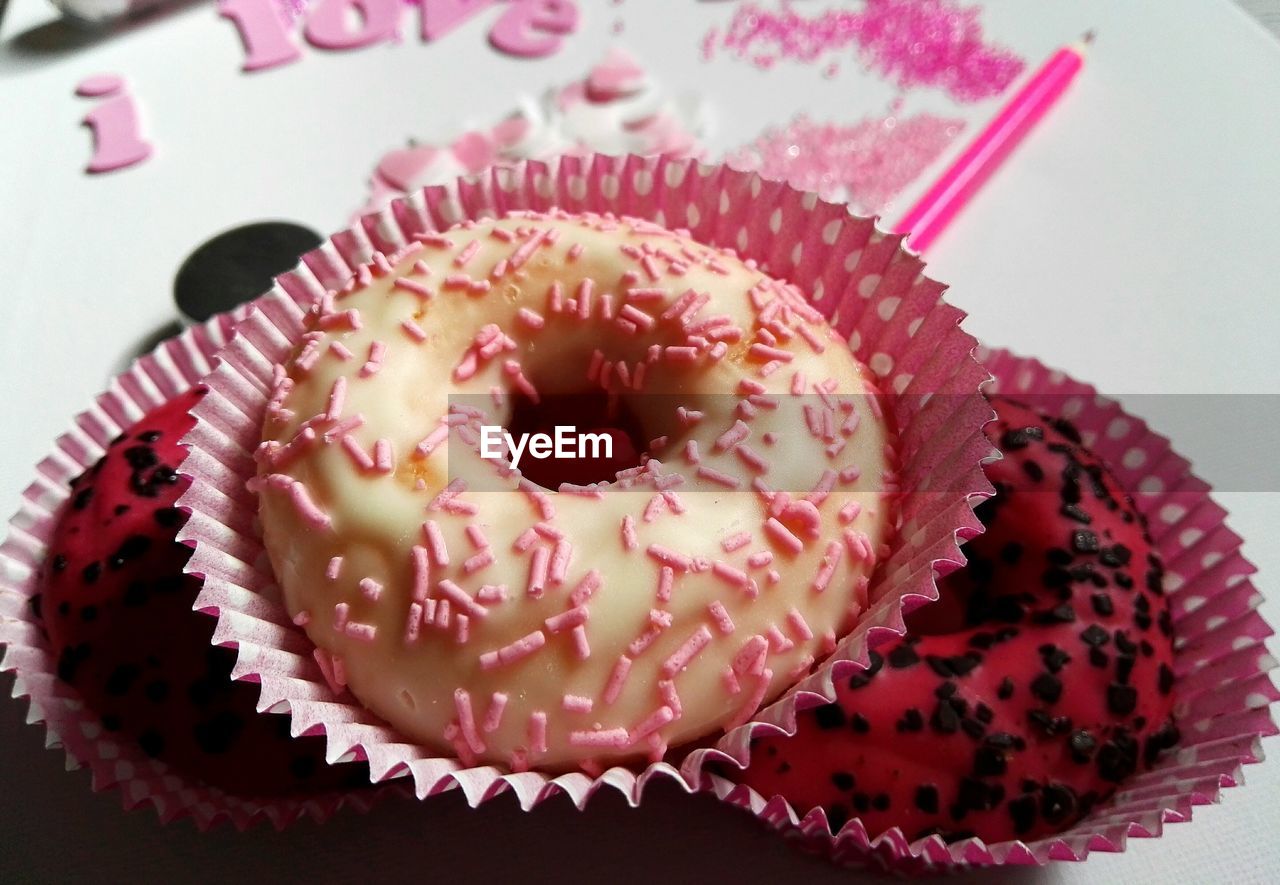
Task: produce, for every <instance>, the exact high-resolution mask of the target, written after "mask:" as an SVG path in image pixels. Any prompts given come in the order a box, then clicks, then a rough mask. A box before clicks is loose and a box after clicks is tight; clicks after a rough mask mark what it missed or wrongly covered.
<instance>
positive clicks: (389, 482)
mask: <svg viewBox="0 0 1280 885" xmlns="http://www.w3.org/2000/svg"><path fill="white" fill-rule="evenodd" d="M307 323H308V332H307V334H306V335H305V336H304V338H303V341H302V343H301V345H300V346H299V347H298V348H297V349H296V350H295V352H294V355H293V357H292V359H291V360H290V361H289V362H288V363H287V365H285V366H282V367H279V369H278V370H277V379H278V384H277V386H276V389H275V390H274V393H273V396H272V399H271V402H270V404H269V406H268V417H267V420H266V422H265V427H264V431H263V443H262V445H261V446H260V448H259V450H258V455H257V457H258V461H259V465H260V470H259V476H258V478H257V479H256V481H255V484H256V487H257V488H258V489H259V491H260V499H261V518H262V526H263V533H264V536H265V543H266V547H267V551H268V553H269V554H270V557H271V562H272V565H273V566H274V568H275V574H276V576H277V578H278V580H279V582H280V585H281V587H282V589H283V593H284V598H285V601H286V604H287V606H288V609H289V612H290V614H291V615H293V616H294V617H295V620H296V622H297V623H300V624H303V625H305V627H306V630H307V633H308V635H309V636H310V638H311V639H312V640H313V641H314V643H315V644H316V646H317V647H318V649H319V651H318V653H317V658H318V660H320V661H321V662H322V666H323V667H324V668H325V669H326V672H327V673H328V675H329V676H330V677H331V679H332V680H333V681H334V682H335V683H338V684H341V685H346V686H347V687H349V688H350V690H351V691H352V692H353V693H354V694H355V696H356V697H357V698H359V699H360V701H361V702H362V703H363V704H364V705H365V706H367V707H368V708H369V709H371V710H373V711H374V712H376V713H377V714H378V715H380V716H381V717H383V718H384V719H385V720H386V721H387V722H389V723H390V724H392V725H393V726H394V727H395V728H397V729H398V730H399V731H401V732H402V733H403V734H405V735H406V736H407V737H409V738H410V739H412V740H415V741H418V742H421V743H423V744H426V745H428V746H430V747H432V748H434V749H436V750H439V751H442V752H446V753H456V754H457V756H458V757H459V758H460V759H462V760H463V761H464V762H466V763H475V762H492V763H499V764H504V765H509V766H511V767H512V768H514V769H517V770H519V769H522V768H525V767H528V766H537V767H540V768H546V769H552V770H554V769H564V768H571V767H578V766H580V767H584V768H586V769H587V770H596V769H598V768H599V766H600V765H601V763H606V762H613V761H617V760H620V759H626V758H628V757H640V756H649V757H650V758H657V757H659V756H661V755H662V754H663V753H664V752H665V751H666V748H667V747H668V746H669V745H670V746H675V745H678V744H681V743H685V742H688V741H690V740H693V739H697V738H700V737H704V736H706V735H709V734H712V733H714V732H717V731H718V730H721V729H724V728H727V727H730V726H732V725H735V724H738V723H741V722H743V721H745V720H746V719H747V718H748V717H749V716H750V715H751V714H752V713H754V712H755V710H756V709H757V708H758V707H759V706H760V705H761V704H762V703H764V702H767V701H769V700H771V699H772V698H773V697H775V696H776V695H777V694H778V693H780V692H781V691H782V690H783V689H784V688H786V687H787V686H788V685H790V684H791V683H793V682H794V681H795V680H796V679H798V678H799V677H800V676H802V675H804V674H805V673H806V672H807V671H808V669H809V668H810V667H811V666H812V664H813V663H814V661H815V659H817V658H820V657H821V656H823V655H824V654H825V653H827V652H829V651H830V650H831V649H832V648H833V647H834V644H835V638H836V636H837V635H838V634H840V633H841V631H842V630H844V629H846V628H847V627H848V626H849V625H850V623H851V621H852V618H853V617H855V616H856V615H857V613H858V612H859V611H861V610H862V609H863V608H864V607H865V606H866V604H867V599H866V588H867V584H868V580H867V579H868V576H869V575H870V573H871V571H872V568H873V567H874V564H875V562H876V560H877V557H879V556H883V554H884V549H885V545H886V543H887V539H888V534H889V531H890V523H891V521H892V519H893V516H894V514H893V513H892V510H893V507H892V503H893V499H894V496H895V486H894V477H893V472H892V471H893V467H894V457H893V445H892V435H891V432H890V430H889V429H888V428H887V426H886V423H885V421H884V419H883V418H882V417H881V415H882V412H881V409H880V405H879V403H878V402H877V401H876V394H875V388H874V386H873V384H872V382H871V380H870V373H869V372H868V371H867V370H866V369H865V368H864V367H863V366H861V365H860V364H859V363H858V362H857V361H856V360H855V359H854V358H853V356H852V354H851V353H850V351H849V348H848V347H847V346H846V345H845V344H844V343H843V342H841V341H840V340H838V339H837V338H836V337H834V336H833V333H832V332H831V330H830V328H829V327H828V326H827V325H826V323H825V322H824V321H823V319H822V317H821V315H820V314H818V313H817V312H816V311H815V310H813V309H812V308H811V307H810V306H809V305H808V304H807V303H806V301H805V299H804V296H803V295H802V294H801V293H800V292H799V291H798V290H797V289H795V288H794V287H792V286H790V285H789V284H785V283H782V282H778V281H775V280H773V279H771V278H769V277H767V276H765V275H764V274H763V273H761V272H760V271H759V270H757V269H755V268H754V267H753V266H751V265H750V264H744V263H743V262H742V261H740V260H738V259H737V258H736V257H735V256H733V255H731V254H727V253H725V252H721V251H717V250H714V249H711V248H708V247H706V246H703V245H701V244H698V243H696V242H694V241H693V240H691V239H689V238H688V237H687V236H685V235H682V234H680V233H673V232H670V231H666V230H663V229H661V228H658V227H655V226H653V225H651V224H649V223H646V222H640V221H635V220H630V219H612V218H607V217H600V216H570V215H564V214H559V213H556V214H553V215H533V214H528V213H524V214H519V215H515V216H510V217H506V218H502V219H498V220H494V221H486V222H483V223H479V224H468V225H466V226H464V227H459V228H454V229H452V230H450V231H447V232H445V233H444V234H432V235H428V236H424V237H422V238H420V240H419V241H418V242H416V243H415V244H413V245H412V246H411V247H410V248H409V249H408V250H406V251H405V252H404V253H402V254H400V255H396V256H390V257H388V258H383V257H382V256H376V257H375V261H374V262H373V264H372V265H370V266H369V267H366V268H362V269H361V271H360V272H359V274H358V275H357V277H356V278H355V279H354V280H353V281H352V282H351V283H350V284H349V285H348V286H347V288H346V289H345V290H344V291H342V292H340V293H335V294H333V295H330V296H327V297H326V298H325V299H324V301H323V302H322V303H321V304H319V305H317V307H316V308H315V309H314V310H313V311H312V312H311V314H309V316H308V320H307ZM591 390H594V391H597V392H598V393H597V394H596V398H597V399H598V400H599V401H600V402H602V403H604V404H605V405H604V406H602V408H621V407H625V408H626V409H627V410H629V412H630V414H632V415H633V416H634V419H635V421H636V422H638V424H639V425H640V432H641V434H642V441H641V442H640V443H639V444H638V446H637V448H639V449H643V450H646V451H643V452H642V453H641V455H640V456H639V458H638V459H637V463H636V465H635V466H632V467H630V468H628V469H625V470H623V471H621V472H620V473H618V474H617V475H616V477H614V478H612V481H609V482H602V483H600V484H596V485H581V484H579V485H577V486H573V485H564V486H560V487H558V488H557V489H556V490H547V489H544V488H541V487H539V486H538V485H536V484H534V483H533V482H531V481H530V480H528V479H527V478H522V477H521V476H520V474H519V473H518V472H516V471H514V470H512V469H511V468H510V466H509V464H508V462H507V461H506V460H504V459H485V458H482V457H481V455H480V444H479V439H478V430H479V425H491V426H497V425H501V426H503V427H508V428H510V427H511V425H512V421H513V420H515V415H516V412H517V410H518V405H517V403H518V401H523V402H524V404H525V407H526V408H531V407H532V404H533V403H534V401H535V400H537V403H538V404H537V407H536V408H534V412H535V413H536V411H537V409H539V408H548V409H549V408H550V406H549V405H548V403H549V402H550V401H551V400H552V398H553V397H554V396H556V395H567V394H577V393H583V392H584V391H591ZM604 391H608V394H607V395H606V394H605V393H604ZM451 403H452V405H451ZM619 404H622V406H619ZM580 417H581V424H582V425H583V426H579V427H578V429H579V430H580V431H581V430H583V429H584V427H586V426H597V427H598V426H604V425H607V424H608V421H607V420H604V419H602V418H601V416H599V415H590V414H585V413H583V414H581V416H580ZM659 437H665V440H664V439H660V438H659ZM654 438H659V439H654ZM648 440H653V442H652V444H647V443H646V442H645V441H648ZM532 466H534V461H533V460H532V459H531V456H530V455H529V454H528V452H527V451H526V452H525V454H524V459H523V460H522V461H520V467H521V468H522V469H524V472H525V473H526V474H529V473H531V472H532V471H531V470H529V469H528V468H530V467H532ZM602 479H603V477H602Z"/></svg>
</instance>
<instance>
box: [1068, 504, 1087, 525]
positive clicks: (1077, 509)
mask: <svg viewBox="0 0 1280 885" xmlns="http://www.w3.org/2000/svg"><path fill="white" fill-rule="evenodd" d="M1061 512H1062V515H1063V516H1065V517H1067V518H1068V519H1074V520H1075V521H1076V522H1078V523H1081V524H1083V525H1088V524H1089V523H1091V522H1093V517H1092V516H1090V515H1089V514H1088V513H1086V512H1085V511H1084V508H1082V507H1081V506H1080V505H1079V504H1063V505H1062V511H1061Z"/></svg>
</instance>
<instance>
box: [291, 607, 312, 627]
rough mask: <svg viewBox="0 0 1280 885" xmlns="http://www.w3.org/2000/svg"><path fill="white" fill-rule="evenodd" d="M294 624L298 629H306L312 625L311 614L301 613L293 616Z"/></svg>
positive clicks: (307, 612)
mask: <svg viewBox="0 0 1280 885" xmlns="http://www.w3.org/2000/svg"><path fill="white" fill-rule="evenodd" d="M293 623H294V624H295V625H296V626H298V627H305V626H307V624H310V623H311V612H309V611H305V610H304V611H300V612H298V613H297V614H296V615H294V616H293Z"/></svg>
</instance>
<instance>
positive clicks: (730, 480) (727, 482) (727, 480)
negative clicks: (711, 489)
mask: <svg viewBox="0 0 1280 885" xmlns="http://www.w3.org/2000/svg"><path fill="white" fill-rule="evenodd" d="M697 474H698V476H701V477H702V478H703V479H707V480H710V481H711V482H714V483H717V484H718V485H722V486H724V487H725V488H730V489H736V488H738V487H739V486H741V485H742V480H740V479H739V478H738V477H736V476H731V475H729V474H728V473H723V472H721V471H719V470H716V469H715V468H714V467H708V466H707V465H706V464H699V465H698V470H697Z"/></svg>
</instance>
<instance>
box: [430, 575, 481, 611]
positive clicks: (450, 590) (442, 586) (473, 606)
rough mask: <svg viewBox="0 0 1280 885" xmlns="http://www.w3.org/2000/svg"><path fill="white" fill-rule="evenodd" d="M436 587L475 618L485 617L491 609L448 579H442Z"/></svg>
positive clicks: (442, 594) (441, 593)
mask: <svg viewBox="0 0 1280 885" xmlns="http://www.w3.org/2000/svg"><path fill="white" fill-rule="evenodd" d="M436 589H437V590H439V591H440V595H441V596H442V597H443V598H445V599H447V600H449V601H450V602H451V603H453V604H454V605H456V606H457V607H458V608H459V609H461V610H462V611H464V612H466V614H467V615H468V616H470V617H473V618H483V617H485V616H486V615H487V614H488V613H489V611H488V609H486V608H485V607H484V606H482V605H480V604H479V603H478V602H476V601H475V600H474V599H472V598H471V597H470V596H469V595H468V594H467V592H466V591H465V590H463V589H462V588H461V587H459V586H458V585H457V584H455V583H454V582H453V581H450V580H448V579H446V580H443V581H440V582H439V583H437V584H436Z"/></svg>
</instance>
